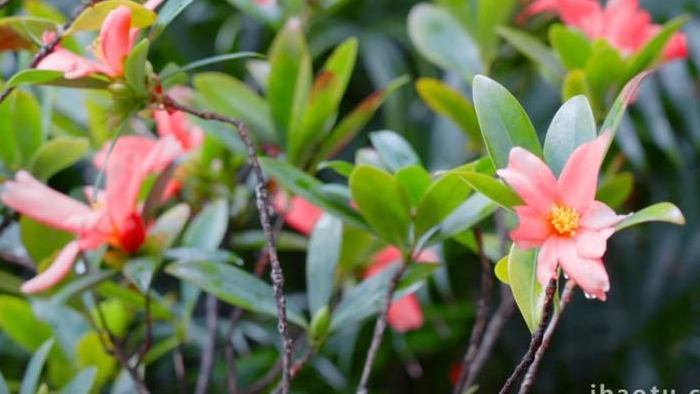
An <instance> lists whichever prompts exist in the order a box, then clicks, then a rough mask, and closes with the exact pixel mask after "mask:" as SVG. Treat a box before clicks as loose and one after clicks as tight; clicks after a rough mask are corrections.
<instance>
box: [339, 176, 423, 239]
mask: <svg viewBox="0 0 700 394" xmlns="http://www.w3.org/2000/svg"><path fill="white" fill-rule="evenodd" d="M349 185H350V192H351V193H352V200H353V201H354V202H355V203H356V204H357V206H358V208H359V210H360V212H361V213H362V216H363V217H364V218H365V220H367V223H369V225H370V226H371V227H372V229H373V230H374V231H376V233H377V235H379V236H380V237H381V238H382V239H384V240H385V241H386V242H388V243H390V244H392V245H395V246H397V247H399V248H404V247H407V246H408V244H409V239H408V236H409V227H410V209H411V205H410V201H409V199H408V196H407V195H406V192H405V191H404V189H403V187H401V185H400V184H399V182H398V181H397V180H396V179H395V178H394V177H393V176H391V174H389V173H387V172H385V171H383V170H380V169H378V168H375V167H371V166H368V165H360V166H357V167H355V170H354V171H353V172H352V175H351V176H350V181H349Z"/></svg>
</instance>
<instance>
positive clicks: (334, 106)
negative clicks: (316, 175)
mask: <svg viewBox="0 0 700 394" xmlns="http://www.w3.org/2000/svg"><path fill="white" fill-rule="evenodd" d="M356 58H357V39H355V38H350V39H348V40H346V41H345V42H344V43H343V44H341V45H340V46H338V47H337V48H336V49H335V51H333V53H332V54H331V56H330V57H329V58H328V60H327V61H326V64H325V66H324V67H323V70H322V71H321V73H320V74H319V75H318V77H316V81H315V82H314V86H313V88H312V90H311V93H310V95H309V99H308V102H307V103H306V106H305V108H304V113H303V115H302V119H301V123H300V124H299V125H298V126H299V127H296V128H292V129H290V130H289V135H288V136H287V142H288V146H289V148H288V149H287V155H288V160H289V162H291V163H296V164H303V163H304V162H305V161H306V160H308V158H309V157H311V154H312V153H315V152H313V150H312V149H311V148H312V147H315V146H316V145H317V143H318V142H319V141H321V140H322V139H323V138H324V136H325V135H326V134H327V133H328V131H330V128H331V126H332V125H333V122H334V121H335V117H336V115H337V112H338V107H339V106H340V100H341V99H342V98H343V94H344V93H345V90H346V88H347V86H348V82H349V81H350V76H351V75H352V70H353V69H354V68H355V60H356Z"/></svg>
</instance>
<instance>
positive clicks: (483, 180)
mask: <svg viewBox="0 0 700 394" xmlns="http://www.w3.org/2000/svg"><path fill="white" fill-rule="evenodd" d="M455 175H456V176H458V177H459V179H461V180H462V181H464V182H466V183H467V184H468V185H469V186H471V187H472V188H474V190H476V191H478V192H479V193H481V194H483V195H484V196H486V197H488V198H489V199H491V200H492V201H493V202H495V203H496V204H498V205H500V206H502V207H503V208H506V209H509V210H513V207H515V206H518V205H522V204H523V200H521V199H520V197H519V196H518V195H517V194H516V193H515V192H514V191H513V189H511V188H510V187H508V186H507V185H505V184H504V183H503V182H501V181H499V180H498V179H495V178H493V177H490V176H488V175H484V174H480V173H478V172H472V171H459V172H455Z"/></svg>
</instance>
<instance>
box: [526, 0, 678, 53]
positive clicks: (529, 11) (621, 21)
mask: <svg viewBox="0 0 700 394" xmlns="http://www.w3.org/2000/svg"><path fill="white" fill-rule="evenodd" d="M542 12H554V13H557V14H558V15H559V17H560V18H561V19H562V20H563V21H564V23H566V24H567V25H568V26H571V27H574V28H577V29H579V30H581V31H582V32H584V33H585V34H586V35H587V36H588V37H589V38H591V39H599V38H602V39H605V40H607V41H608V42H609V43H610V44H611V45H612V46H614V47H615V48H617V49H619V50H620V51H622V53H623V54H625V55H631V54H634V53H635V52H637V51H638V50H640V49H641V48H642V47H643V46H644V45H645V44H646V43H647V42H649V40H651V39H652V38H653V37H654V36H655V35H656V34H657V33H658V32H659V30H661V26H659V25H656V24H653V23H652V20H651V16H650V15H649V13H648V12H646V11H645V10H643V9H640V8H639V2H638V0H609V1H608V2H607V4H606V6H605V8H603V6H602V5H601V4H600V2H599V1H598V0H535V1H534V2H533V3H532V4H530V5H529V6H528V7H527V8H526V9H525V11H524V12H523V14H522V15H521V16H523V17H529V16H532V15H535V14H539V13H542ZM686 57H688V46H687V38H686V36H685V34H683V33H676V34H674V35H673V37H672V38H671V40H670V41H669V42H668V44H667V45H666V48H665V49H664V59H665V60H673V59H679V58H686Z"/></svg>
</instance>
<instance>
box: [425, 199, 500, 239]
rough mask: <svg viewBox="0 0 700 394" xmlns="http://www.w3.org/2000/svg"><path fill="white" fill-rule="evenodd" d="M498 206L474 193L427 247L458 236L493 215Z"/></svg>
mask: <svg viewBox="0 0 700 394" xmlns="http://www.w3.org/2000/svg"><path fill="white" fill-rule="evenodd" d="M497 208H498V205H497V204H496V203H494V202H493V201H492V200H491V199H490V198H488V197H486V196H484V195H483V194H481V193H474V194H473V195H472V196H471V197H469V198H467V200H466V201H465V202H463V203H462V204H461V205H460V206H459V207H457V209H455V210H454V212H452V213H451V214H450V216H448V217H447V218H445V220H443V222H442V223H441V224H440V227H439V228H438V232H437V233H436V234H435V235H434V236H432V237H431V238H430V239H429V240H428V242H427V243H426V245H425V246H429V245H430V244H433V243H436V242H440V241H443V240H446V239H448V238H451V237H454V236H457V235H459V234H461V233H463V232H464V231H466V230H468V229H470V228H471V227H472V226H474V225H475V224H477V223H479V222H480V221H482V220H484V218H486V217H488V216H489V215H491V214H492V213H493V212H494V211H496V209H497Z"/></svg>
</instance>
